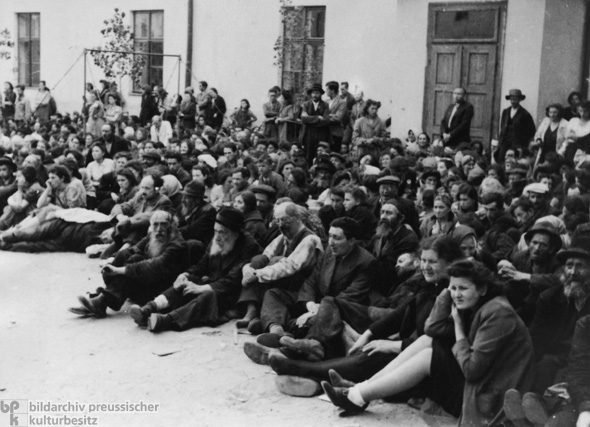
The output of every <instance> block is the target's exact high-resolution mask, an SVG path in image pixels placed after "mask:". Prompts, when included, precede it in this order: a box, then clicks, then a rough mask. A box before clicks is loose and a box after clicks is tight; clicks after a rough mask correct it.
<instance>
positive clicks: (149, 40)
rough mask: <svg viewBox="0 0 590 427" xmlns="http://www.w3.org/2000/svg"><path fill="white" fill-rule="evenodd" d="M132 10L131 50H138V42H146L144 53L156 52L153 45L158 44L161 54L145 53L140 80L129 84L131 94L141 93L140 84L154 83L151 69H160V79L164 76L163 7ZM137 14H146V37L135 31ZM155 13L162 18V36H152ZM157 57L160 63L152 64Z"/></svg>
mask: <svg viewBox="0 0 590 427" xmlns="http://www.w3.org/2000/svg"><path fill="white" fill-rule="evenodd" d="M131 12H132V17H133V22H132V28H133V50H134V51H135V52H138V51H139V49H138V45H139V44H140V43H146V44H147V52H146V53H156V52H154V51H153V50H154V46H155V45H160V46H161V52H158V53H160V54H161V55H162V56H153V55H146V63H145V66H144V73H143V74H142V76H141V79H142V82H141V83H139V84H137V83H136V82H135V81H133V82H132V84H131V93H132V94H141V92H142V86H143V85H144V84H149V85H150V86H151V85H152V84H154V83H155V82H154V76H153V70H160V77H161V78H160V79H163V77H164V56H163V55H164V9H153V10H133V11H131ZM138 14H147V16H148V28H147V37H139V36H138V33H137V32H136V31H135V30H136V21H137V17H138ZM156 14H161V15H162V18H161V21H162V37H161V38H155V37H153V36H152V33H153V31H152V30H153V24H152V23H153V16H154V15H156ZM156 58H157V59H159V61H161V65H157V64H156V65H154V63H153V62H154V59H156ZM146 70H147V73H148V75H147V78H146V77H145V71H146ZM158 83H159V84H160V85H162V84H163V82H162V81H160V82H158Z"/></svg>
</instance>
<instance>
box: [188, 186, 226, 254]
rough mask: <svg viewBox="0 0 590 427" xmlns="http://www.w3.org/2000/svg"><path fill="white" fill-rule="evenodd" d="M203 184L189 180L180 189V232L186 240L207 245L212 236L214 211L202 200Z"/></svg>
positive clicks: (203, 194) (203, 193)
mask: <svg viewBox="0 0 590 427" xmlns="http://www.w3.org/2000/svg"><path fill="white" fill-rule="evenodd" d="M204 197H205V185H204V184H202V183H200V182H196V181H191V182H189V183H188V184H187V185H186V187H184V190H183V191H182V216H181V218H180V228H179V231H180V234H182V237H184V238H185V239H186V240H198V241H199V242H201V243H203V245H205V247H206V246H208V245H209V243H210V242H211V239H212V238H213V225H214V224H215V215H216V213H217V212H216V211H215V208H214V207H213V206H211V204H210V203H207V202H206V201H205V200H204Z"/></svg>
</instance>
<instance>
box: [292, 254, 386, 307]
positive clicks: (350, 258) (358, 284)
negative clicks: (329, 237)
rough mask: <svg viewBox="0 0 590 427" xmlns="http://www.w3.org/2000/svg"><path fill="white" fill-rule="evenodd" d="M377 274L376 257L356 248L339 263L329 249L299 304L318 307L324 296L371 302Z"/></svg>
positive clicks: (307, 284) (303, 289) (317, 265)
mask: <svg viewBox="0 0 590 427" xmlns="http://www.w3.org/2000/svg"><path fill="white" fill-rule="evenodd" d="M374 272H375V257H373V255H371V254H370V253H369V252H368V251H366V250H365V249H363V248H361V247H360V246H358V245H355V246H354V247H353V248H352V250H351V251H350V252H349V253H348V254H347V255H345V256H344V258H342V260H341V261H340V262H339V263H337V260H336V256H335V255H334V252H332V249H331V248H329V247H328V249H327V250H326V252H325V254H324V256H323V258H322V259H321V260H320V261H319V262H318V263H317V264H316V266H315V268H314V271H313V273H312V275H311V276H310V277H308V278H307V279H306V280H305V282H304V283H303V286H302V287H301V289H300V291H299V297H298V301H299V302H304V303H305V302H308V301H313V302H317V303H319V302H320V301H321V300H322V298H323V297H325V296H333V297H335V296H338V297H340V298H347V299H349V300H350V301H353V302H357V303H360V304H363V303H366V302H368V295H369V290H370V287H371V284H372V281H373V277H374Z"/></svg>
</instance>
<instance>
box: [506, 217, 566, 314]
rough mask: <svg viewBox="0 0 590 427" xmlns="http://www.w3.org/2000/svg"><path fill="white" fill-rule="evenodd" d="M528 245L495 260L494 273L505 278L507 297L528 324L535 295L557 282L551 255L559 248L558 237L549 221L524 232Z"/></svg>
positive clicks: (559, 241) (555, 269) (560, 242)
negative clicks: (509, 257)
mask: <svg viewBox="0 0 590 427" xmlns="http://www.w3.org/2000/svg"><path fill="white" fill-rule="evenodd" d="M524 240H525V242H526V244H527V245H528V248H527V249H525V250H522V251H518V252H516V253H515V254H514V255H513V256H512V257H511V259H510V261H509V260H506V259H504V260H502V261H500V262H499V263H498V273H499V274H500V276H501V277H502V278H503V279H504V280H507V281H508V287H509V289H508V296H509V298H510V302H511V303H512V305H513V307H515V308H516V309H517V312H518V314H519V315H520V317H521V318H522V319H523V320H524V321H525V323H527V324H528V323H530V322H531V320H532V317H533V314H534V310H535V303H536V301H537V299H538V297H539V294H540V293H541V292H543V291H544V290H546V289H549V288H551V287H552V286H555V285H558V284H559V276H558V274H557V270H558V269H559V265H558V263H556V262H555V254H556V253H557V251H559V250H560V249H561V246H562V241H561V237H560V236H559V234H558V233H557V231H556V229H555V227H554V226H553V224H551V223H549V222H539V223H537V224H535V225H533V227H532V228H531V229H530V230H529V231H527V232H526V233H525V235H524Z"/></svg>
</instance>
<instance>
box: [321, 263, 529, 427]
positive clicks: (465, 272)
mask: <svg viewBox="0 0 590 427" xmlns="http://www.w3.org/2000/svg"><path fill="white" fill-rule="evenodd" d="M448 274H449V276H450V284H449V287H448V289H445V290H444V291H443V292H442V293H441V294H440V295H439V296H438V298H437V300H436V304H435V306H434V308H433V309H432V312H431V314H430V317H429V318H428V320H427V321H426V335H424V336H422V337H420V338H419V339H417V340H416V341H415V342H414V343H413V344H411V345H410V346H409V347H407V348H406V349H405V350H404V351H403V352H402V353H401V354H400V355H399V356H398V357H397V358H395V359H394V360H393V361H392V362H391V363H390V364H389V365H388V366H386V367H385V368H384V369H382V370H381V371H380V372H379V373H377V374H376V375H374V376H373V377H372V378H371V379H370V380H368V381H365V382H363V383H360V384H356V385H354V386H353V387H351V388H345V387H338V386H337V385H339V384H335V385H336V386H333V385H331V384H329V383H327V382H323V383H322V386H323V387H324V390H325V391H326V393H327V394H328V397H329V398H330V399H331V400H332V402H333V403H334V404H335V405H336V406H339V407H341V408H343V409H345V410H347V411H348V412H353V413H354V412H361V411H364V410H365V408H366V407H367V405H368V403H369V402H370V401H372V400H375V399H380V398H383V397H387V396H392V395H395V394H398V393H400V392H402V391H405V390H409V389H410V388H412V387H415V386H417V385H419V384H421V383H422V382H423V381H424V380H425V379H427V378H430V387H429V388H430V393H429V394H430V396H429V397H431V399H432V400H434V401H435V402H437V403H439V404H440V405H442V406H443V409H445V410H446V411H447V412H449V413H451V414H452V415H455V416H458V415H459V413H460V420H459V425H460V426H483V425H488V424H490V423H491V422H492V420H494V419H495V418H496V417H497V416H498V414H499V413H500V412H501V410H502V402H503V396H504V392H506V391H507V390H509V389H511V388H515V389H517V390H519V391H521V392H526V391H528V390H529V389H530V387H531V385H532V381H533V375H534V373H533V366H534V356H533V345H532V342H531V338H530V336H529V333H528V330H527V329H526V326H525V325H524V323H523V322H522V320H521V319H520V318H519V316H518V315H517V314H516V312H515V311H514V309H513V308H512V307H511V306H510V303H509V302H508V300H507V299H506V298H505V297H504V296H503V287H502V286H501V285H499V284H497V283H496V281H495V279H494V276H493V274H492V273H491V272H490V271H489V270H488V269H487V268H485V267H484V266H483V264H481V263H479V262H477V261H470V260H463V261H458V262H456V263H454V264H453V265H451V266H450V267H449V269H448ZM451 319H452V320H451ZM449 337H450V339H449ZM453 338H454V339H453ZM334 377H335V379H336V382H337V381H338V376H337V375H336V376H334ZM457 409H458V410H457Z"/></svg>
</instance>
